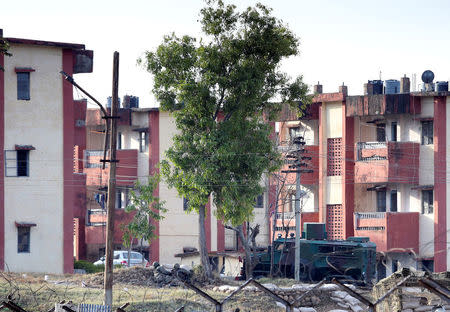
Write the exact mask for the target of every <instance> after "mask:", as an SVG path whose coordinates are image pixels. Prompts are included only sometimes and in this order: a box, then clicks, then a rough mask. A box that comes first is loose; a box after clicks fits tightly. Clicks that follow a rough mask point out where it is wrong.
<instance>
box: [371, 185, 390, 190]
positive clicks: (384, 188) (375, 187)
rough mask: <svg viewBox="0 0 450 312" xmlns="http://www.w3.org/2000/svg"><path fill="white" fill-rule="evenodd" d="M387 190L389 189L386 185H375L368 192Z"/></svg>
mask: <svg viewBox="0 0 450 312" xmlns="http://www.w3.org/2000/svg"><path fill="white" fill-rule="evenodd" d="M386 188H387V185H386V184H382V185H375V186H372V187H369V188H367V191H384V190H386Z"/></svg>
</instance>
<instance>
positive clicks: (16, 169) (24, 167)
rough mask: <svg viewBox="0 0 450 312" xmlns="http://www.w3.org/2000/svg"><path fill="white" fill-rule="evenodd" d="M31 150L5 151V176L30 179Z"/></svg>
mask: <svg viewBox="0 0 450 312" xmlns="http://www.w3.org/2000/svg"><path fill="white" fill-rule="evenodd" d="M29 152H30V151H29V150H18V151H5V175H6V176H7V177H28V174H29Z"/></svg>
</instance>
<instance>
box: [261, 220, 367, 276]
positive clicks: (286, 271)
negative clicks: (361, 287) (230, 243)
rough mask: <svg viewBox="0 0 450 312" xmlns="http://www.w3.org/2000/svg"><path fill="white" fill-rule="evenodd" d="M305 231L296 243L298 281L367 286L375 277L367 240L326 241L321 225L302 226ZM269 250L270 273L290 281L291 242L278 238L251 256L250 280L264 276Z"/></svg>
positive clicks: (293, 269) (293, 242)
mask: <svg viewBox="0 0 450 312" xmlns="http://www.w3.org/2000/svg"><path fill="white" fill-rule="evenodd" d="M305 229H306V231H305V232H304V233H303V237H304V238H302V239H301V240H300V279H301V280H304V281H317V280H322V279H324V278H332V277H336V276H339V277H344V278H347V279H351V280H355V281H360V282H363V283H365V284H368V283H370V282H371V281H372V280H373V279H374V278H375V276H376V245H375V243H373V242H370V241H369V238H368V237H349V238H348V239H347V240H326V239H325V237H326V233H325V224H323V223H305ZM272 248H273V258H274V259H273V260H274V261H273V264H274V270H273V271H274V272H276V271H277V270H278V268H280V272H281V275H282V276H286V277H292V278H293V277H294V271H295V238H294V237H293V236H291V237H289V238H283V237H280V236H279V237H278V239H276V240H275V241H274V242H273V244H272V246H269V247H268V248H267V250H265V251H263V252H255V253H253V257H257V258H258V261H257V262H258V264H257V265H256V266H255V268H254V269H253V276H255V277H259V276H267V275H268V274H269V272H270V262H271V261H270V259H271V252H272Z"/></svg>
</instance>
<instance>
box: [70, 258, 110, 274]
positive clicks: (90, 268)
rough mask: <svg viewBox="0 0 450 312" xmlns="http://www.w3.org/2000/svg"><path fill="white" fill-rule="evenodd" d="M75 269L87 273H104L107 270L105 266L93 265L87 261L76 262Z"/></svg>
mask: <svg viewBox="0 0 450 312" xmlns="http://www.w3.org/2000/svg"><path fill="white" fill-rule="evenodd" d="M73 268H74V269H82V270H85V271H86V273H97V272H103V271H104V270H105V265H104V264H101V265H94V264H93V263H91V262H88V261H86V260H76V261H74V263H73Z"/></svg>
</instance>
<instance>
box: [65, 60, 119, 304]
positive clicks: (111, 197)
mask: <svg viewBox="0 0 450 312" xmlns="http://www.w3.org/2000/svg"><path fill="white" fill-rule="evenodd" d="M60 73H61V75H63V76H64V78H65V79H66V80H67V81H68V82H70V83H71V84H72V85H73V86H75V87H76V88H78V89H79V90H80V91H81V92H83V93H84V94H85V95H86V96H88V97H89V98H90V99H91V100H93V101H94V102H95V104H97V105H98V106H99V107H100V110H101V112H102V114H103V117H102V118H103V119H105V124H106V127H105V128H106V131H105V149H104V154H103V155H104V157H103V159H102V160H100V161H101V162H102V163H103V169H105V164H106V163H107V162H109V163H110V171H109V182H108V202H107V214H108V215H107V223H106V259H105V279H104V290H105V304H106V305H109V306H112V284H113V256H114V211H115V204H116V201H115V199H116V196H115V195H116V163H117V162H118V160H117V159H116V146H117V119H119V118H120V117H119V116H118V115H117V112H118V110H119V52H114V61H113V83H112V105H111V113H110V114H108V112H107V110H106V109H105V108H104V107H103V106H102V104H101V103H100V102H99V101H98V100H97V99H95V98H94V97H93V96H92V95H91V94H89V93H88V92H87V91H86V90H84V89H83V88H82V87H80V86H79V85H78V84H77V83H76V82H75V81H74V80H73V78H72V76H69V75H68V74H67V73H65V72H64V71H61V72H60ZM110 123H111V125H110ZM109 129H111V136H110V145H109V146H110V150H109V155H110V157H109V160H107V159H106V146H107V140H108V133H109Z"/></svg>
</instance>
